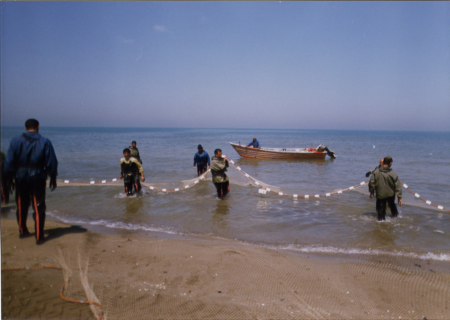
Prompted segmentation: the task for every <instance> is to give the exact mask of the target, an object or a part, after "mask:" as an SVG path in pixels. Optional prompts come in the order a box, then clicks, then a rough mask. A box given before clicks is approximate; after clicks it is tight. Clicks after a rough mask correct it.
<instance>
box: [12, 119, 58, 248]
mask: <svg viewBox="0 0 450 320" xmlns="http://www.w3.org/2000/svg"><path fill="white" fill-rule="evenodd" d="M25 130H26V131H27V132H25V133H24V134H22V135H21V136H18V137H15V138H13V139H12V140H11V143H10V145H9V149H8V153H7V155H6V159H5V167H4V170H5V174H6V175H7V176H8V179H9V180H11V179H14V180H15V184H16V204H17V222H18V224H19V231H20V235H19V236H20V238H23V237H26V236H29V235H30V232H29V231H28V228H27V216H28V207H29V206H30V203H31V205H32V207H33V210H34V213H33V219H34V220H35V227H34V229H35V236H36V244H42V243H43V242H44V223H45V186H46V180H47V177H48V176H50V189H51V191H53V190H55V189H56V176H57V174H58V160H57V159H56V155H55V151H54V150H53V145H52V143H51V142H50V140H48V139H47V138H44V137H43V136H41V135H40V134H39V122H38V121H37V120H35V119H28V120H27V121H26V122H25Z"/></svg>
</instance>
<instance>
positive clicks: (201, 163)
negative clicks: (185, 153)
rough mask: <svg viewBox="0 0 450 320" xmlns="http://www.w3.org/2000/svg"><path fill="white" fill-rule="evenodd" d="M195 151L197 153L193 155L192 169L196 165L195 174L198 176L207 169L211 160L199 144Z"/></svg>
mask: <svg viewBox="0 0 450 320" xmlns="http://www.w3.org/2000/svg"><path fill="white" fill-rule="evenodd" d="M197 149H198V152H196V153H195V155H194V169H195V165H197V174H198V175H199V176H200V175H202V174H203V173H205V172H206V170H208V169H209V166H210V165H211V159H210V158H209V154H208V152H206V151H204V150H203V147H202V145H201V144H199V145H198V147H197Z"/></svg>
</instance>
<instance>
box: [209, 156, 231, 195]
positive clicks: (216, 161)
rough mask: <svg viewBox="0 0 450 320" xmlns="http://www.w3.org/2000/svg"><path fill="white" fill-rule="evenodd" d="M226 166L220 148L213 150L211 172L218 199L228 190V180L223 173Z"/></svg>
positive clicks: (226, 161) (225, 160)
mask: <svg viewBox="0 0 450 320" xmlns="http://www.w3.org/2000/svg"><path fill="white" fill-rule="evenodd" d="M228 166H229V164H228V160H227V159H224V158H222V150H220V149H216V150H214V157H212V161H211V174H212V180H213V183H214V185H215V187H216V189H217V197H219V199H223V198H224V197H225V196H226V195H227V194H228V192H230V182H229V180H228V177H227V175H226V174H225V171H227V168H228Z"/></svg>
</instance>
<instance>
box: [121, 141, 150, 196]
mask: <svg viewBox="0 0 450 320" xmlns="http://www.w3.org/2000/svg"><path fill="white" fill-rule="evenodd" d="M139 176H140V178H141V179H142V182H144V181H145V177H144V169H143V168H142V165H141V164H140V163H139V161H138V160H137V159H136V158H133V157H131V152H130V149H128V148H126V149H123V158H122V159H120V177H119V179H122V178H123V185H124V187H125V193H126V194H127V196H131V195H132V194H133V193H135V192H139V191H141V188H142V187H141V183H140V181H139Z"/></svg>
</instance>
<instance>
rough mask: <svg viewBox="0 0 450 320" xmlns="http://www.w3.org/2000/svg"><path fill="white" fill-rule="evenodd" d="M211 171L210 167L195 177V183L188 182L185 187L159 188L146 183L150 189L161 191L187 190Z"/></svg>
mask: <svg viewBox="0 0 450 320" xmlns="http://www.w3.org/2000/svg"><path fill="white" fill-rule="evenodd" d="M210 171H211V169H208V170H207V171H206V172H205V173H203V174H201V175H200V176H199V177H198V179H195V180H194V182H193V183H191V184H187V185H185V186H184V187H181V188H157V187H154V186H148V185H144V186H145V187H147V188H149V189H150V190H155V191H161V192H177V191H182V190H186V189H189V188H191V187H193V186H195V185H196V184H198V183H199V182H200V180H203V179H205V177H206V175H207V174H208V173H209V172H210Z"/></svg>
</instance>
